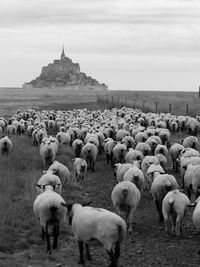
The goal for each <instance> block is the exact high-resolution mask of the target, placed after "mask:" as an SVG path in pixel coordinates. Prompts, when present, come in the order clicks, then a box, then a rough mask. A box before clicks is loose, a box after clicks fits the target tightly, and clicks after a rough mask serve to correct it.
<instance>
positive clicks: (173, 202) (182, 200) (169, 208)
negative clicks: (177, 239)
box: [162, 189, 190, 236]
mask: <svg viewBox="0 0 200 267" xmlns="http://www.w3.org/2000/svg"><path fill="white" fill-rule="evenodd" d="M189 204H190V200H189V198H188V197H187V196H186V195H185V194H184V193H182V192H180V191H179V190H177V189H176V190H172V191H170V192H168V193H167V194H166V195H165V197H164V198H163V201H162V213H163V217H164V222H165V230H166V232H167V233H169V223H170V217H171V219H172V229H171V234H172V235H173V234H174V232H175V233H176V236H179V235H180V232H181V231H182V221H183V218H184V216H185V215H186V212H187V207H188V205H189Z"/></svg>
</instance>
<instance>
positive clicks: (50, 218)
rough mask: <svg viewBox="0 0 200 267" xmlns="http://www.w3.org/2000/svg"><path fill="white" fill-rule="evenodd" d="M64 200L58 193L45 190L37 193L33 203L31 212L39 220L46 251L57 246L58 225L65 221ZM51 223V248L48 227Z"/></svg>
mask: <svg viewBox="0 0 200 267" xmlns="http://www.w3.org/2000/svg"><path fill="white" fill-rule="evenodd" d="M65 205H66V204H65V201H64V199H63V198H62V197H61V195H59V194H58V193H56V192H54V191H50V190H47V191H45V192H43V193H41V194H40V195H38V196H37V197H36V199H35V201H34V203H33V212H34V215H35V217H36V218H37V219H38V220H39V221H40V225H41V228H42V238H43V239H44V238H45V237H46V241H47V252H49V253H51V251H52V249H56V248H57V242H58V237H59V232H60V227H61V226H62V225H64V223H65V221H66V214H67V208H66V206H65ZM51 225H52V228H53V229H52V233H53V246H52V249H51V244H50V233H49V227H50V226H51Z"/></svg>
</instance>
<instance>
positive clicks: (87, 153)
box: [81, 143, 98, 172]
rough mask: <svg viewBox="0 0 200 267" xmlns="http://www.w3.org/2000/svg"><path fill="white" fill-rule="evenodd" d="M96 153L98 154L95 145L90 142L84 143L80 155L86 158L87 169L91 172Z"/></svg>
mask: <svg viewBox="0 0 200 267" xmlns="http://www.w3.org/2000/svg"><path fill="white" fill-rule="evenodd" d="M97 154H98V149H97V147H96V146H95V145H94V144H91V143H87V144H85V145H84V146H83V148H82V150H81V157H82V158H84V159H85V160H86V162H87V165H88V170H90V169H91V170H92V171H93V172H94V164H95V161H96V158H97Z"/></svg>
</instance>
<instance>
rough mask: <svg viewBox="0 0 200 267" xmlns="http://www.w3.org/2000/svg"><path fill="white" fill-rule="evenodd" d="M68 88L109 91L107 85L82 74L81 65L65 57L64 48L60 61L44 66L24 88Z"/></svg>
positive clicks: (56, 60)
mask: <svg viewBox="0 0 200 267" xmlns="http://www.w3.org/2000/svg"><path fill="white" fill-rule="evenodd" d="M67 86H75V87H76V88H84V87H86V88H89V89H97V90H107V89H108V86H107V85H106V84H105V83H99V82H98V81H97V80H96V79H94V78H92V77H90V76H87V75H86V74H85V73H84V72H81V71H80V65H79V63H74V62H73V61H72V60H71V59H70V58H69V57H66V56H65V51H64V47H63V49H62V53H61V56H60V59H55V60H54V61H53V63H50V64H48V65H47V66H44V67H43V68H42V71H41V74H40V76H39V77H37V78H36V79H34V80H32V81H30V82H28V83H24V85H23V87H24V88H32V87H33V88H34V87H35V88H36V87H37V88H38V87H53V88H54V87H67Z"/></svg>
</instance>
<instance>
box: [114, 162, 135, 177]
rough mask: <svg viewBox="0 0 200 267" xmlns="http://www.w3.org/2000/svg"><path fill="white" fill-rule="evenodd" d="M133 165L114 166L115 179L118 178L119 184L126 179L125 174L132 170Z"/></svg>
mask: <svg viewBox="0 0 200 267" xmlns="http://www.w3.org/2000/svg"><path fill="white" fill-rule="evenodd" d="M132 166H133V165H132V164H131V163H115V164H114V165H113V168H114V177H116V179H117V182H121V181H123V179H124V174H125V173H126V171H127V170H128V169H130V168H131V167H132Z"/></svg>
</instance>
